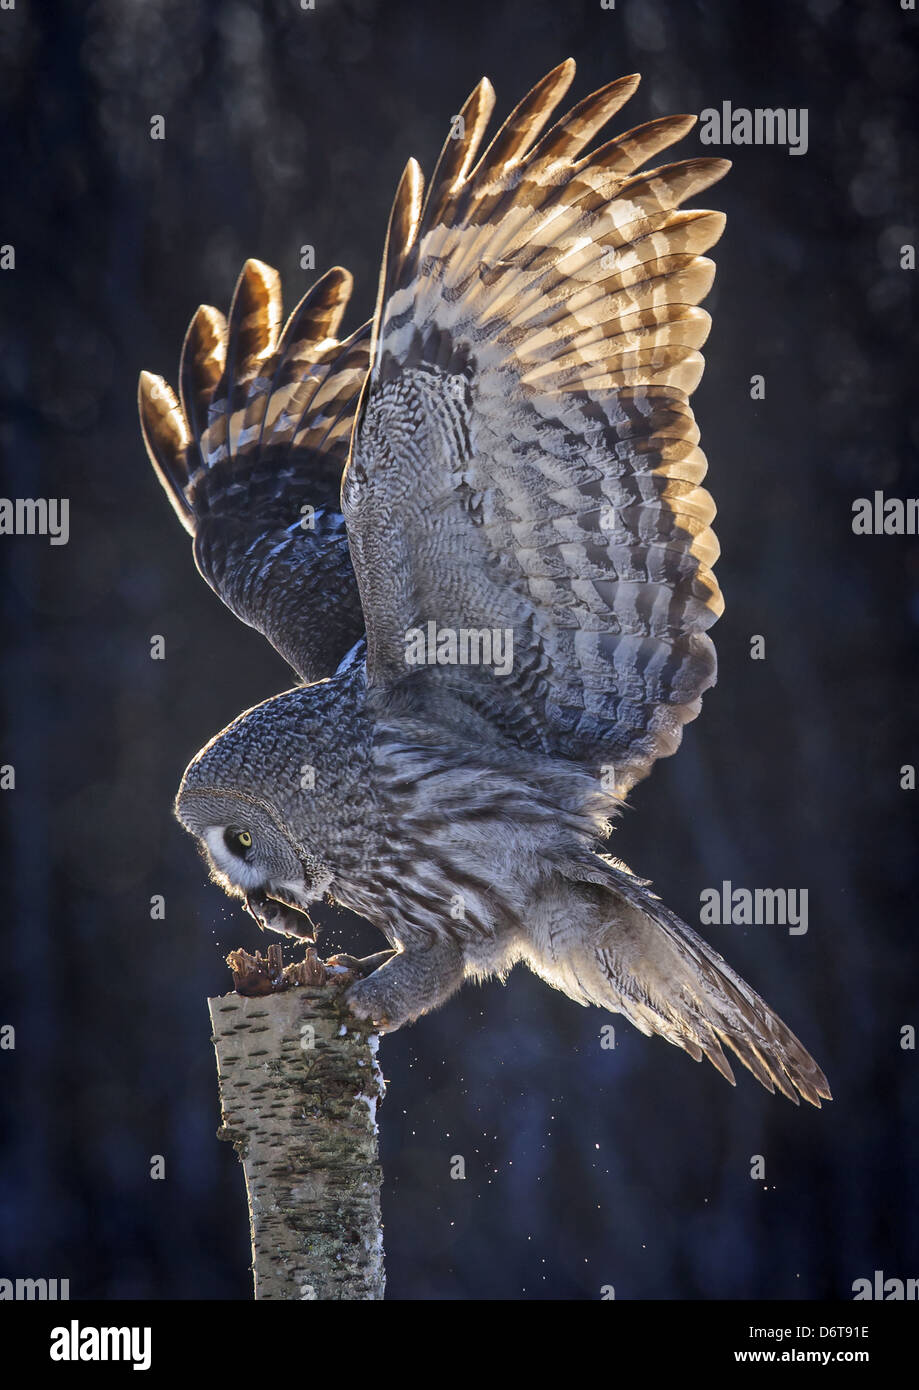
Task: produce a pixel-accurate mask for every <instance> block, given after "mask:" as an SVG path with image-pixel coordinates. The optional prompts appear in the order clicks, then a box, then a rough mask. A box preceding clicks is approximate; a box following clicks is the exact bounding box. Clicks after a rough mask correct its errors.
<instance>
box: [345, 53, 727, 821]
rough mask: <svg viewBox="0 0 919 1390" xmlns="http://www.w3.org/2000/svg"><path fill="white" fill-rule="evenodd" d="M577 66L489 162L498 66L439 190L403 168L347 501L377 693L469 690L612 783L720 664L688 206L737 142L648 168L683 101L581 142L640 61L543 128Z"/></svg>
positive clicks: (441, 700) (701, 225) (528, 104)
mask: <svg viewBox="0 0 919 1390" xmlns="http://www.w3.org/2000/svg"><path fill="white" fill-rule="evenodd" d="M573 73H574V63H573V62H571V61H570V60H569V61H567V62H565V63H563V64H561V65H560V66H559V67H558V68H556V69H555V70H554V71H553V72H550V73H549V74H548V76H546V77H545V78H544V79H543V80H542V81H541V82H540V83H538V84H537V86H536V87H534V89H533V90H532V91H531V92H530V93H529V95H528V96H526V97H525V98H524V99H523V101H522V102H521V103H520V104H519V106H518V107H517V108H516V110H515V111H514V112H513V113H512V114H511V116H510V117H509V118H508V120H507V121H506V122H505V123H504V125H503V126H502V127H501V128H500V129H499V130H498V132H497V134H496V135H495V136H494V138H493V140H492V141H491V144H490V145H489V146H488V148H487V149H486V150H485V152H484V153H483V154H482V155H481V156H480V157H478V162H475V161H476V159H477V156H478V155H479V146H480V143H481V141H482V137H483V133H484V129H485V126H486V124H487V121H488V117H489V114H490V112H491V108H492V104H493V99H494V98H493V93H492V89H491V86H490V84H489V83H488V82H487V80H483V81H482V82H481V83H480V84H479V86H478V87H477V88H476V89H475V91H474V92H473V93H472V95H471V96H470V98H469V100H468V101H467V102H466V105H465V106H464V108H463V110H462V113H461V115H460V117H459V118H457V119H455V120H454V128H453V130H452V131H451V138H448V139H447V141H446V143H445V145H444V148H443V151H442V153H441V156H440V159H439V161H438V164H437V168H436V170H435V173H434V176H433V178H432V180H431V184H430V187H429V190H428V192H427V196H426V198H424V197H423V181H422V177H421V173H420V171H419V169H418V166H417V165H416V164H415V163H414V161H412V162H411V163H410V164H409V166H408V168H407V169H406V172H405V174H404V175H403V178H402V182H401V184H400V186H399V190H398V193H397V195H396V200H395V204H394V207H393V212H392V216H391V220H390V226H389V233H388V238H387V246H386V253H385V258H384V265H383V271H382V275H381V282H380V291H379V298H378V302H377V312H376V319H375V325H374V346H373V354H372V356H373V361H372V368H371V374H370V376H369V378H368V381H367V383H366V385H365V394H364V397H363V399H362V404H361V407H360V410H359V419H358V425H357V427H356V431H355V441H354V447H353V454H352V459H351V462H350V463H349V465H348V468H347V470H346V473H345V479H344V484H343V492H342V499H343V509H344V513H345V517H346V520H347V525H348V534H349V540H350V544H351V551H352V558H353V560H354V566H355V571H356V573H357V579H358V585H359V588H360V591H361V598H362V602H363V608H364V614H365V618H366V621H367V636H368V678H369V682H370V689H371V690H372V691H374V692H376V695H377V698H381V699H383V700H386V701H389V702H394V703H398V702H399V701H400V700H401V701H403V702H404V703H405V704H407V705H408V706H409V707H414V708H418V707H419V706H424V707H425V708H426V711H427V712H428V713H429V714H430V713H431V712H432V710H434V711H436V709H437V708H438V707H439V708H440V709H441V711H445V712H447V713H448V712H449V710H450V708H451V707H453V708H455V707H457V706H463V707H465V708H467V709H469V710H474V711H475V712H476V715H477V716H484V718H485V719H486V720H487V721H488V722H489V723H490V724H491V725H493V726H496V727H498V728H499V729H500V731H501V733H502V735H503V736H505V737H509V738H511V739H512V740H513V741H515V742H516V743H518V744H519V745H520V746H523V747H528V748H534V749H541V750H542V751H545V752H549V753H552V754H555V755H560V756H563V757H566V758H571V759H575V760H578V761H588V762H598V761H599V762H604V763H611V764H613V765H614V766H615V768H616V778H615V781H616V788H617V791H619V792H620V793H621V794H624V793H625V791H627V790H628V788H629V787H630V786H631V785H632V784H633V783H634V782H635V781H637V780H638V779H639V778H640V777H642V776H644V775H645V774H646V772H647V771H648V770H649V768H650V766H651V764H652V762H653V761H654V759H656V758H658V757H661V756H663V755H666V754H669V753H672V752H674V751H675V749H676V747H677V746H678V744H679V741H680V738H681V734H682V726H683V725H684V724H685V723H686V722H687V721H688V720H690V719H693V718H694V717H695V716H696V715H697V714H698V712H699V708H700V703H701V695H702V692H703V691H704V690H705V689H706V688H707V687H708V686H709V685H711V684H712V683H713V682H714V679H715V655H714V648H713V646H712V643H711V641H710V640H709V638H708V637H707V636H706V629H707V628H708V627H709V626H710V625H711V624H712V623H713V622H714V621H715V620H716V618H717V617H718V616H719V614H720V612H721V609H722V601H721V595H720V593H719V590H718V587H717V584H716V582H715V579H714V577H713V575H712V570H711V567H712V565H713V563H714V561H715V559H716V558H717V555H718V545H717V542H716V540H715V537H714V534H713V532H712V530H711V527H710V523H711V521H712V518H713V516H714V512H715V508H714V506H713V504H712V500H711V498H710V496H709V494H708V493H707V492H706V491H705V490H704V489H703V488H702V487H701V486H700V483H701V480H702V478H703V476H704V474H705V472H706V460H705V457H704V455H703V454H702V452H701V450H700V449H699V447H698V439H699V431H698V429H697V427H696V424H695V421H694V419H693V415H692V411H691V410H690V407H689V401H688V398H689V395H690V393H691V392H692V391H693V389H694V388H695V386H696V384H697V383H698V380H699V377H700V375H701V372H702V366H703V363H702V357H701V355H700V353H699V348H700V346H701V344H702V343H703V342H704V340H705V338H706V336H707V333H708V330H709V324H710V320H709V316H708V314H706V313H705V312H704V311H703V310H701V309H699V308H698V307H697V305H698V303H699V301H700V300H701V299H702V298H703V297H704V296H705V294H706V293H707V291H708V289H709V288H710V286H711V283H712V278H713V273H714V266H713V264H712V262H711V261H710V260H707V259H705V258H704V257H703V256H702V254H701V253H702V252H704V251H706V250H707V249H708V248H709V247H711V246H712V245H713V243H714V242H715V241H717V239H718V237H719V236H720V235H721V232H722V230H723V225H724V218H723V216H722V215H721V214H720V213H716V212H705V211H695V210H692V211H681V210H680V205H681V204H682V203H683V202H684V201H685V200H686V199H687V198H690V197H692V196H693V195H694V194H696V193H698V192H699V191H700V190H701V189H704V188H706V187H708V185H709V184H711V183H713V182H714V181H715V180H716V179H718V178H720V177H721V175H722V174H723V173H725V171H726V170H727V168H728V167H729V166H728V164H727V163H726V162H725V161H724V160H720V159H688V160H685V161H683V162H681V163H676V164H667V165H664V166H662V167H658V168H654V169H650V170H646V171H645V172H637V171H638V170H639V169H640V166H642V165H644V164H645V163H646V161H647V160H648V159H650V158H651V157H653V156H654V155H656V154H658V152H659V151H661V150H663V149H665V148H667V147H668V146H669V145H671V144H672V143H673V142H674V141H675V140H678V139H680V138H681V137H682V136H683V135H685V134H686V132H687V131H688V130H689V129H690V128H691V127H692V125H693V123H694V118H693V117H691V116H672V117H667V118H664V119H661V120H655V121H651V122H649V123H647V124H645V125H641V126H639V127H637V128H636V129H634V130H631V131H629V132H628V133H627V134H624V135H621V136H619V137H618V138H617V139H614V140H611V141H610V142H609V143H606V144H603V145H602V146H600V148H598V149H596V150H594V151H593V152H592V153H589V154H587V155H584V154H583V150H584V148H585V146H587V145H588V144H589V142H590V141H591V140H592V139H593V137H594V136H595V135H596V133H597V132H598V131H599V130H600V129H601V127H602V126H603V125H604V124H605V123H606V122H607V120H608V119H609V118H610V117H611V116H612V115H613V114H614V113H615V112H616V111H618V110H619V108H620V107H621V106H622V105H623V103H624V102H625V101H626V100H627V99H628V97H629V96H631V94H632V93H633V92H634V90H635V88H636V86H637V85H638V81H639V79H638V77H637V76H632V77H624V78H622V79H620V80H619V81H617V82H613V83H611V84H610V85H609V86H607V87H604V88H603V89H602V90H600V91H598V92H596V93H594V94H593V95H592V96H589V97H587V98H586V99H585V100H583V101H581V102H580V103H579V104H578V105H577V106H575V107H574V108H573V109H572V110H571V111H570V112H569V113H568V114H567V115H565V116H564V117H563V118H562V119H561V120H559V121H558V122H557V123H556V124H555V125H554V126H552V128H551V129H550V130H549V131H548V132H547V133H546V134H544V135H543V134H542V131H543V128H544V127H545V125H546V123H547V121H548V119H549V117H550V115H551V113H552V111H553V109H554V108H555V106H556V105H557V103H558V102H559V100H560V99H561V97H562V96H563V94H564V93H565V91H566V90H567V88H568V86H569V84H570V82H571V79H572V76H573ZM453 137H455V138H453ZM506 630H510V631H512V634H513V660H512V663H511V665H510V670H509V672H508V673H507V674H501V673H499V672H502V671H503V670H504V669H505V668H506V667H507V665H508V662H507V652H506V649H505V647H504V646H503V643H504V638H503V636H502V634H503V633H504V632H505V631H506ZM464 631H465V633H466V634H467V636H466V638H465V639H464V636H463V633H464ZM492 631H495V632H496V633H497V636H496V637H495V638H494V639H493V646H492V652H491V663H490V664H489V663H488V662H487V661H483V660H482V658H483V655H485V654H486V653H485V648H484V646H483V643H484V642H485V637H484V636H483V635H482V634H483V633H485V632H492ZM451 632H452V633H453V634H454V636H453V639H452V640H453V645H452V646H451V637H450V633H451ZM470 632H471V633H473V634H477V635H475V637H474V644H475V645H474V646H471V645H470V639H469V636H468V634H469V633H470ZM425 644H427V645H425ZM434 645H436V647H437V650H433V646H434ZM496 648H500V659H499V660H495V649H496ZM475 658H477V660H476V659H475ZM464 659H466V660H469V664H463V662H464ZM419 662H420V663H422V664H419ZM428 662H430V663H431V664H427V663H428Z"/></svg>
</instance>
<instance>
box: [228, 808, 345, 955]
mask: <svg viewBox="0 0 919 1390" xmlns="http://www.w3.org/2000/svg"><path fill="white" fill-rule="evenodd" d="M201 840H202V843H203V846H204V849H205V852H206V854H207V857H208V859H209V860H210V863H211V868H212V873H213V877H214V878H216V879H217V881H218V882H219V883H221V884H222V885H223V887H224V888H225V889H226V890H227V892H229V893H231V894H233V895H234V896H236V897H241V898H242V899H243V902H244V904H245V908H246V911H247V912H248V913H249V914H250V915H251V916H252V917H253V918H254V919H255V921H256V922H258V924H259V926H260V927H261V928H262V929H263V930H268V931H274V932H278V933H279V934H281V935H283V936H295V937H298V938H300V939H301V940H306V941H310V942H315V941H316V939H317V936H318V928H317V927H316V925H315V923H314V922H312V921H311V920H310V917H309V915H308V913H307V911H306V909H307V906H308V904H310V903H311V902H314V901H315V900H316V899H317V898H319V897H321V896H322V893H323V892H324V891H325V889H326V887H327V886H328V881H329V878H330V876H329V875H328V874H325V873H324V872H323V871H322V869H321V868H320V866H319V865H318V864H316V865H313V864H311V863H307V862H305V861H304V860H303V859H301V858H300V857H299V856H298V855H297V854H296V852H295V851H294V850H293V847H292V846H289V845H288V844H286V843H285V842H284V841H283V840H280V837H279V836H278V835H277V832H276V831H274V830H273V828H272V829H269V830H268V831H267V833H266V827H264V826H260V825H257V824H256V823H255V822H254V821H253V822H252V824H251V826H250V825H245V824H234V825H208V826H205V827H204V828H203V830H202V832H201Z"/></svg>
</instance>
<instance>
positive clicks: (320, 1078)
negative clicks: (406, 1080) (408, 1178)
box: [208, 946, 385, 1299]
mask: <svg viewBox="0 0 919 1390" xmlns="http://www.w3.org/2000/svg"><path fill="white" fill-rule="evenodd" d="M227 960H228V963H229V965H230V967H231V969H232V970H233V974H234V980H235V983H236V991H235V992H234V993H231V994H225V995H223V996H221V997H220V998H218V999H209V1000H208V1007H209V1009H210V1015H211V1023H212V1025H213V1030H214V1036H213V1042H214V1048H215V1051H216V1053H217V1071H218V1077H219V1085H220V1101H221V1108H222V1125H221V1128H220V1129H219V1130H218V1138H220V1139H226V1140H229V1141H230V1142H231V1143H232V1144H233V1146H234V1148H235V1149H236V1153H237V1155H238V1157H239V1159H240V1161H241V1163H242V1165H243V1170H244V1172H245V1177H246V1192H247V1194H248V1200H249V1223H250V1228H251V1233H252V1271H253V1278H254V1283H255V1297H256V1298H257V1299H314V1298H315V1299H378V1298H382V1297H383V1288H384V1282H385V1276H384V1272H383V1231H382V1223H381V1220H380V1182H381V1179H382V1174H381V1172H380V1166H379V1156H378V1150H377V1126H376V1105H377V1101H378V1099H380V1098H381V1097H382V1094H383V1078H382V1075H381V1073H380V1069H379V1067H378V1065H377V1061H376V1047H377V1041H378V1040H377V1037H376V1036H375V1035H373V1034H369V1033H368V1031H367V1029H366V1028H365V1027H363V1026H362V1025H360V1024H359V1023H358V1022H357V1020H356V1019H355V1018H354V1017H353V1016H352V1015H351V1014H350V1013H349V1012H348V1010H347V1008H346V1007H345V1006H344V1004H343V1002H342V997H341V996H342V993H343V990H344V987H345V986H346V985H347V984H349V983H350V982H351V980H352V979H353V978H354V977H353V976H352V975H351V974H350V972H346V971H342V970H338V971H337V972H335V971H332V970H329V969H328V968H327V967H326V966H324V965H323V964H322V962H321V961H319V960H318V958H317V957H316V953H315V951H312V950H311V951H309V952H308V953H307V958H306V960H305V961H301V962H298V964H296V965H291V966H288V967H287V968H286V969H285V968H284V967H283V963H282V957H281V947H279V946H272V947H269V951H268V960H267V961H265V960H263V959H262V958H261V956H260V955H256V956H250V955H247V953H246V952H244V951H234V952H233V953H232V954H231V955H230V956H229V957H228V958H227Z"/></svg>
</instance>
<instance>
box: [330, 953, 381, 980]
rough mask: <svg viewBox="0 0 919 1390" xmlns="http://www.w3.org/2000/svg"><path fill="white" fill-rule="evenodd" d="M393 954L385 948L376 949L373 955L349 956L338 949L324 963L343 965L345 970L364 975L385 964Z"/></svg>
mask: <svg viewBox="0 0 919 1390" xmlns="http://www.w3.org/2000/svg"><path fill="white" fill-rule="evenodd" d="M395 954H396V953H395V951H393V950H387V951H377V953H376V955H375V956H349V955H346V954H345V953H344V952H343V951H339V952H338V954H337V955H334V956H329V959H328V960H327V961H326V965H343V966H344V967H345V969H346V970H353V971H354V973H355V975H362V976H365V975H370V974H372V972H373V971H374V970H378V969H379V968H380V966H381V965H385V964H386V962H387V961H388V960H389V959H390V957H391V956H394V955H395Z"/></svg>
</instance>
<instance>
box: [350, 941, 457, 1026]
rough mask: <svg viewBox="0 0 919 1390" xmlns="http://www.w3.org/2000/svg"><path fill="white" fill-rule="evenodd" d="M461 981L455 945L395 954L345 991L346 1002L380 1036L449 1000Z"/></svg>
mask: <svg viewBox="0 0 919 1390" xmlns="http://www.w3.org/2000/svg"><path fill="white" fill-rule="evenodd" d="M462 980H463V953H462V951H461V950H460V948H459V946H458V945H457V944H456V942H454V941H450V940H444V941H438V942H436V943H435V944H434V945H433V946H427V947H425V948H421V949H419V948H415V949H413V950H412V949H409V950H404V951H395V952H393V953H392V955H390V957H389V959H388V960H387V961H386V963H385V964H384V965H381V966H380V968H379V970H374V972H373V974H372V975H368V976H367V978H366V979H364V980H358V981H357V983H356V984H353V985H351V986H350V988H349V989H347V990H346V991H345V1002H346V1003H347V1005H348V1008H349V1009H350V1010H351V1012H352V1013H353V1014H355V1015H356V1016H357V1017H358V1018H361V1019H366V1020H367V1021H368V1022H369V1023H372V1024H373V1026H374V1028H376V1029H377V1030H378V1031H379V1032H381V1033H394V1032H395V1031H396V1029H397V1028H401V1027H403V1025H404V1024H406V1023H413V1022H414V1021H415V1019H416V1018H419V1017H420V1015H421V1014H424V1013H427V1011H428V1010H429V1009H433V1008H435V1007H436V1006H437V1005H438V1004H441V1003H443V1001H444V1000H445V999H448V998H449V997H450V995H451V994H453V992H454V991H455V990H457V989H458V988H459V986H460V985H461V984H462Z"/></svg>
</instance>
